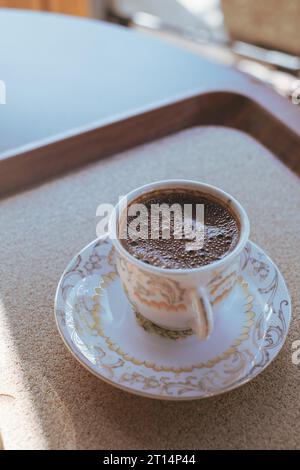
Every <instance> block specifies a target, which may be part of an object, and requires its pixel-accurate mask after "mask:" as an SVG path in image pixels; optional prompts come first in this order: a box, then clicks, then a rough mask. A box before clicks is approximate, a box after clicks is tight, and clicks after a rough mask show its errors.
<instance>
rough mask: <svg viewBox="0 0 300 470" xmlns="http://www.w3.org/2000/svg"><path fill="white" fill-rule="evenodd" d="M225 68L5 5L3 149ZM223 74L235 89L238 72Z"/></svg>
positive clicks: (141, 103) (1, 14) (117, 31)
mask: <svg viewBox="0 0 300 470" xmlns="http://www.w3.org/2000/svg"><path fill="white" fill-rule="evenodd" d="M218 71H219V72H218ZM220 74H224V68H223V67H221V66H220V67H219V68H218V67H217V68H216V65H215V64H210V63H208V62H207V61H206V60H204V59H203V60H202V59H201V58H200V57H199V56H196V55H193V54H190V53H187V52H186V51H184V50H181V49H179V48H177V47H174V46H172V45H170V44H167V43H164V42H162V41H160V40H157V39H154V38H152V37H149V36H148V35H146V34H142V33H138V32H135V31H132V30H129V29H127V28H123V27H119V26H115V25H112V24H108V23H104V22H101V21H96V20H87V19H78V18H72V17H68V16H64V15H56V14H48V13H38V12H26V11H22V10H21V11H17V10H9V9H1V10H0V80H2V81H4V82H5V85H6V105H5V106H3V105H1V106H0V153H2V154H3V153H4V152H8V151H12V150H14V149H18V148H20V147H22V146H24V145H26V144H30V143H32V142H38V141H40V140H43V139H46V138H49V137H50V138H51V136H56V135H57V134H60V133H65V132H67V131H69V130H70V131H71V130H73V129H76V128H81V127H82V126H85V125H90V124H92V123H93V122H95V121H99V120H101V119H109V118H111V117H114V116H116V117H118V116H119V115H122V114H123V113H128V112H130V111H131V110H132V111H134V110H137V109H139V108H144V107H145V106H148V105H149V104H150V105H151V104H152V103H153V104H155V103H156V102H161V100H166V99H172V98H175V97H176V96H177V95H182V94H185V93H193V92H195V93H197V92H200V91H201V90H202V88H203V86H204V84H207V83H209V84H210V87H213V86H214V83H215V84H217V83H219V75H220ZM224 79H225V81H227V82H228V83H230V85H231V86H232V87H233V88H234V86H235V82H236V83H237V82H238V81H239V75H238V74H237V73H236V72H235V71H234V70H230V69H228V70H227V71H226V77H224Z"/></svg>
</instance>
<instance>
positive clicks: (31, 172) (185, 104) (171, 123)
mask: <svg viewBox="0 0 300 470" xmlns="http://www.w3.org/2000/svg"><path fill="white" fill-rule="evenodd" d="M287 105H289V106H291V105H290V104H288V103H287ZM197 125H221V126H228V127H232V128H235V129H239V130H241V131H244V132H246V133H247V134H249V135H251V136H252V137H254V138H255V139H256V140H258V141H259V142H261V143H262V144H263V145H265V146H266V147H267V148H269V149H270V150H271V151H272V152H273V153H274V154H275V155H277V156H278V157H279V158H280V159H281V160H282V161H283V162H284V163H285V164H286V165H288V166H289V167H290V168H291V169H292V170H293V171H295V172H296V173H297V174H298V175H299V176H300V131H299V133H297V132H295V131H294V130H291V129H290V128H289V127H288V126H287V125H285V124H283V123H282V122H281V121H280V120H279V119H278V118H277V117H275V116H274V115H273V114H271V113H270V112H269V111H267V110H266V109H265V108H263V107H262V106H260V104H258V103H257V102H255V101H254V100H253V99H252V98H249V97H248V96H246V95H242V94H238V93H233V92H221V91H220V92H209V93H203V94H199V95H195V96H192V97H190V98H186V99H183V100H181V101H177V102H173V103H171V104H168V105H165V106H162V107H158V108H156V109H152V110H150V111H146V112H143V113H141V114H136V115H133V116H131V117H128V118H125V119H122V120H119V121H116V122H113V123H111V124H106V125H103V126H100V127H98V128H96V129H93V130H88V131H86V132H82V133H80V134H77V135H74V136H71V137H67V138H65V139H63V140H58V141H56V142H53V143H49V144H48V145H44V146H42V147H39V148H34V149H29V150H27V151H24V152H23V153H20V154H18V155H12V156H10V157H7V158H3V159H2V160H1V161H0V170H1V171H0V195H2V196H4V195H7V194H9V193H13V192H15V191H17V190H20V189H23V188H26V187H28V186H30V185H33V184H36V183H38V182H41V181H43V180H45V179H47V178H52V177H55V176H57V175H60V174H62V173H64V172H66V171H70V170H72V169H74V168H77V167H79V166H82V165H85V164H87V163H90V162H93V161H96V160H99V159H101V158H104V157H108V156H109V155H112V154H114V153H117V152H121V151H124V150H127V149H129V148H132V147H134V146H137V145H139V144H143V143H145V142H149V141H151V140H154V139H159V138H161V137H163V136H166V135H168V134H171V133H174V132H178V131H180V130H182V129H186V128H188V127H192V126H197Z"/></svg>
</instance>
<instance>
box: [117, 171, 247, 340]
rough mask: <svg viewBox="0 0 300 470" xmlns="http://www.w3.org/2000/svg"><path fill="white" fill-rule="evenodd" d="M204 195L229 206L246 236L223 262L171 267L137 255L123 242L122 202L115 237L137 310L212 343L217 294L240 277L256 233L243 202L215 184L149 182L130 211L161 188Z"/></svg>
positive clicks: (124, 279) (125, 280) (126, 287)
mask: <svg viewBox="0 0 300 470" xmlns="http://www.w3.org/2000/svg"><path fill="white" fill-rule="evenodd" d="M172 188H174V189H176V190H178V189H184V190H185V191H186V190H189V189H190V190H191V191H195V190H196V191H199V192H201V193H202V194H203V195H207V196H212V197H213V198H214V199H217V200H220V202H223V203H225V205H226V206H227V207H229V208H230V209H231V211H232V212H233V213H234V215H235V216H236V218H237V220H238V222H239V227H240V235H239V241H238V243H237V245H236V246H235V247H234V249H233V250H232V251H230V252H229V253H228V254H226V255H225V256H224V257H223V258H222V259H220V260H218V261H215V262H213V263H211V264H208V265H205V266H200V267H196V268H189V269H165V268H160V267H157V266H153V265H150V264H146V263H144V262H143V261H141V260H139V259H137V258H135V257H134V256H132V255H131V254H130V253H129V252H128V251H127V250H126V249H125V248H124V246H123V245H122V244H121V242H120V240H119V239H118V220H119V213H120V212H121V211H122V210H123V209H122V202H121V201H120V202H119V203H118V204H117V205H116V208H115V209H116V211H115V217H111V219H110V234H111V239H112V243H113V245H114V247H115V249H116V261H117V270H118V273H119V275H120V278H121V282H122V286H123V289H124V291H125V293H126V295H127V297H128V299H129V301H130V303H131V304H132V305H133V307H134V308H135V310H136V311H137V312H139V313H140V314H141V315H143V316H144V317H145V318H147V319H148V320H150V321H152V322H153V323H155V324H157V325H159V326H160V327H162V328H167V329H171V330H187V329H193V330H194V332H195V333H196V334H197V335H198V337H199V338H200V339H207V338H208V337H209V335H210V333H211V331H212V329H213V324H214V313H213V308H212V294H211V293H212V292H214V291H215V290H216V289H218V292H219V296H221V297H222V295H224V292H225V291H228V290H229V287H228V286H229V285H230V286H233V285H234V283H235V280H236V279H237V277H238V275H239V264H240V263H239V258H240V253H241V252H242V250H243V248H244V247H245V245H246V243H247V241H248V238H249V232H250V225H249V220H248V217H247V214H246V212H245V210H244V209H243V207H242V206H241V205H240V204H239V202H238V201H237V200H236V199H234V198H233V197H232V196H230V195H229V194H227V193H226V192H224V191H222V190H221V189H218V188H216V187H214V186H211V185H209V184H204V183H200V182H196V181H189V180H165V181H158V182H155V183H151V184H147V185H145V186H142V187H140V188H137V189H135V190H134V191H131V192H130V193H129V194H127V196H126V199H127V207H128V206H129V205H130V203H131V202H132V201H133V200H135V199H136V198H138V197H139V196H141V195H144V194H146V193H148V192H151V191H154V190H155V191H157V190H160V189H168V190H169V189H172Z"/></svg>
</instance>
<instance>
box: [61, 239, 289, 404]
mask: <svg viewBox="0 0 300 470" xmlns="http://www.w3.org/2000/svg"><path fill="white" fill-rule="evenodd" d="M211 301H212V303H213V308H214V313H215V327H214V330H213V333H212V335H211V337H210V338H209V339H208V340H207V341H202V342H201V341H199V340H198V339H197V337H196V336H195V335H193V334H191V332H189V331H187V332H171V331H167V330H163V329H161V328H159V327H157V326H155V325H153V324H152V323H150V322H149V321H148V320H145V319H144V318H143V317H140V316H139V315H138V314H136V313H135V312H134V311H133V309H132V307H131V305H130V304H129V302H128V300H127V297H126V296H125V294H124V292H123V290H122V288H121V284H120V280H119V276H118V274H117V273H116V270H115V263H114V252H113V249H112V246H111V243H110V240H109V239H107V238H103V239H100V240H96V241H93V242H92V243H90V244H89V245H88V246H86V247H85V248H84V249H83V250H82V251H81V252H80V253H79V254H78V255H77V256H76V257H75V258H74V259H73V260H72V261H71V263H70V264H69V266H68V267H67V269H66V271H65V272H64V273H63V275H62V277H61V279H60V281H59V285H58V288H57V293H56V299H55V317H56V322H57V326H58V330H59V332H60V334H61V336H62V338H63V340H64V342H65V343H66V345H67V347H68V348H69V350H70V351H71V352H72V354H73V355H74V356H75V357H76V359H78V360H79V362H81V364H83V365H84V366H85V367H86V368H88V369H89V370H90V371H91V372H92V373H93V374H95V375H96V376H98V377H99V378H101V379H103V380H105V381H107V382H109V383H110V384H112V385H115V386H116V387H119V388H121V389H124V390H126V391H128V392H132V393H136V394H138V395H143V396H147V397H151V398H159V399H175V400H188V399H195V398H204V397H208V396H212V395H217V394H219V393H223V392H226V391H229V390H232V389H234V388H236V387H238V386H240V385H242V384H245V383H246V382H249V381H250V380H251V379H253V378H254V377H255V376H256V375H258V374H259V373H260V372H261V371H262V370H264V369H265V368H266V367H267V366H268V365H269V364H270V362H271V361H272V360H273V359H274V358H275V357H276V356H277V354H278V353H279V351H280V349H281V348H282V346H283V344H284V341H285V339H286V335H287V331H288V328H289V323H290V318H291V303H290V297H289V293H288V290H287V288H286V285H285V282H284V280H283V277H282V275H281V274H280V272H279V270H278V268H277V267H276V266H275V265H274V263H273V262H272V261H271V260H270V258H268V256H266V255H265V254H264V253H263V251H262V250H261V249H260V248H258V247H257V246H256V245H255V244H253V243H252V242H249V243H248V245H247V247H246V248H245V250H244V252H243V253H242V255H241V276H240V278H239V280H238V282H237V283H236V284H235V286H234V287H233V288H232V289H231V291H229V292H228V293H227V295H226V298H224V297H222V296H218V288H214V290H213V292H211Z"/></svg>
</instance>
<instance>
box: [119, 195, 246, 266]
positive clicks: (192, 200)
mask: <svg viewBox="0 0 300 470" xmlns="http://www.w3.org/2000/svg"><path fill="white" fill-rule="evenodd" d="M133 203H142V204H145V206H146V207H147V208H148V211H149V212H148V213H149V215H151V210H150V209H151V204H162V203H166V204H169V205H172V204H174V203H179V204H180V205H181V206H182V208H183V207H184V204H193V206H195V205H196V204H204V226H203V225H202V224H198V222H197V220H196V219H195V218H194V217H192V219H191V220H190V221H189V222H190V223H192V225H193V227H194V228H195V227H196V228H197V229H198V231H199V230H202V233H203V232H204V243H203V244H198V245H196V246H197V249H195V241H194V242H192V240H191V239H190V238H186V237H184V231H183V223H182V220H181V223H179V220H177V219H176V218H173V219H172V218H171V231H170V235H171V236H170V238H169V239H164V238H163V234H164V233H167V232H168V229H169V225H168V221H163V222H162V221H161V223H160V224H159V225H158V226H156V227H155V224H154V227H155V228H154V229H153V224H152V226H151V221H153V219H151V217H149V219H148V216H147V218H146V217H145V214H143V215H142V216H141V217H140V222H142V224H143V225H144V227H146V225H147V228H148V230H147V235H148V237H149V238H148V239H143V238H142V237H135V238H134V237H129V238H128V239H126V240H122V241H121V243H122V244H123V246H124V248H125V249H126V250H127V251H128V252H129V253H131V254H132V255H133V256H134V257H136V258H138V259H140V260H141V261H143V262H145V263H148V264H151V265H154V266H159V267H161V268H166V269H171V268H173V269H174V268H175V269H178V268H195V267H199V266H204V265H207V264H210V263H213V262H214V261H218V260H220V259H222V258H223V257H224V256H226V254H228V253H229V252H230V251H232V250H233V249H234V247H235V246H236V245H237V243H238V240H239V233H240V228H239V223H238V221H237V218H236V217H235V215H234V214H233V212H232V211H231V209H230V208H229V207H228V206H227V205H225V203H223V202H221V201H219V200H217V199H215V198H211V197H210V195H205V194H202V193H200V192H197V191H192V192H191V191H186V190H183V189H180V188H178V189H177V188H176V189H173V190H172V191H170V190H161V191H153V192H150V193H147V194H145V195H143V196H141V197H139V198H137V199H136V200H135V201H133ZM133 203H132V204H133ZM130 206H131V205H130ZM130 206H129V207H130ZM182 212H184V211H182ZM124 219H125V220H126V217H125V218H124ZM132 221H133V219H132V218H130V217H128V219H127V224H128V226H130V224H131V222H132ZM185 222H186V221H185ZM123 223H125V221H123ZM197 224H198V225H197ZM200 225H201V226H200ZM151 229H152V231H151ZM180 234H183V238H181V239H178V235H180ZM151 235H152V238H151ZM202 241H203V239H202ZM193 246H194V248H192V249H191V247H193Z"/></svg>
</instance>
